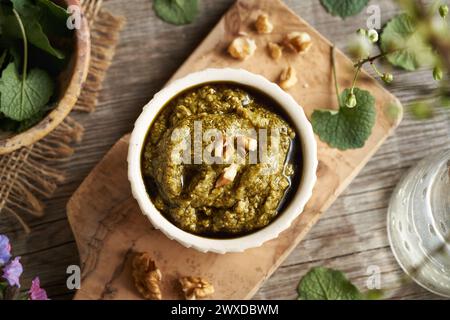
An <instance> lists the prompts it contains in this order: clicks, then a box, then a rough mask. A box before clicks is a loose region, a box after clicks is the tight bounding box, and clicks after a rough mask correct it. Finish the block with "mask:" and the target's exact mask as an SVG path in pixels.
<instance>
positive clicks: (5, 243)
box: [0, 234, 11, 266]
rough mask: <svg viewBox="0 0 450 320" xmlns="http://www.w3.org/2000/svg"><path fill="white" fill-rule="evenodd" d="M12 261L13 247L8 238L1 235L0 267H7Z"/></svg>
mask: <svg viewBox="0 0 450 320" xmlns="http://www.w3.org/2000/svg"><path fill="white" fill-rule="evenodd" d="M9 259H11V245H10V244H9V239H8V237H7V236H4V235H2V234H0V266H3V265H5V264H6V263H7V262H8V261H9Z"/></svg>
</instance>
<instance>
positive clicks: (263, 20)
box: [255, 13, 273, 34]
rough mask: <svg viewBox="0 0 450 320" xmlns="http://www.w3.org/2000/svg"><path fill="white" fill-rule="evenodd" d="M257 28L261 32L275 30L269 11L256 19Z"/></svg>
mask: <svg viewBox="0 0 450 320" xmlns="http://www.w3.org/2000/svg"><path fill="white" fill-rule="evenodd" d="M255 28H256V31H257V32H258V33H259V34H268V33H271V32H272V31H273V24H272V23H271V22H270V20H269V15H268V14H267V13H261V14H260V15H259V16H258V18H256V21H255Z"/></svg>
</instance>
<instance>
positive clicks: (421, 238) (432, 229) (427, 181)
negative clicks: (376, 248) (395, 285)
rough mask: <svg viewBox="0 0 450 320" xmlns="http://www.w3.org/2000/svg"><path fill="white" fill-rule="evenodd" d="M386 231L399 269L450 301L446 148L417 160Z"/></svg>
mask: <svg viewBox="0 0 450 320" xmlns="http://www.w3.org/2000/svg"><path fill="white" fill-rule="evenodd" d="M387 228H388V235H389V241H390V244H391V248H392V251H393V253H394V255H395V257H396V259H397V261H398V262H399V264H400V266H401V267H402V268H403V270H404V271H405V272H406V273H407V274H408V275H409V276H410V277H411V278H413V279H414V281H416V282H417V283H418V284H419V285H421V286H422V287H424V288H425V289H427V290H429V291H431V292H434V293H436V294H439V295H442V296H446V297H450V150H445V151H441V152H439V153H437V154H433V155H431V156H429V157H427V158H425V159H424V160H422V161H420V162H419V163H418V164H417V165H416V166H415V167H414V168H412V169H411V170H410V171H409V172H408V173H407V174H406V175H405V177H404V178H403V179H402V180H401V181H400V183H399V184H398V186H397V188H396V189H395V191H394V193H393V195H392V198H391V201H390V204H389V209H388V220H387Z"/></svg>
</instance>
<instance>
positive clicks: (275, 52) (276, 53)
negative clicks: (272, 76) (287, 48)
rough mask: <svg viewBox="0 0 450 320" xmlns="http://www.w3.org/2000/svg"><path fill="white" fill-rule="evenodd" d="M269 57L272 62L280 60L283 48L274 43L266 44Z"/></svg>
mask: <svg viewBox="0 0 450 320" xmlns="http://www.w3.org/2000/svg"><path fill="white" fill-rule="evenodd" d="M267 49H268V50H269V55H270V57H271V58H272V59H273V60H280V58H281V56H282V55H283V48H282V47H281V46H280V45H278V44H277V43H275V42H269V43H268V44H267Z"/></svg>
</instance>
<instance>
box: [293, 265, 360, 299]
mask: <svg viewBox="0 0 450 320" xmlns="http://www.w3.org/2000/svg"><path fill="white" fill-rule="evenodd" d="M297 290H298V299H301V300H361V299H363V295H362V294H361V292H360V291H359V290H358V288H356V287H355V286H354V285H353V284H352V283H351V282H350V281H349V280H348V279H347V278H346V277H345V275H344V274H343V273H342V272H341V271H338V270H333V269H328V268H323V267H316V268H312V269H311V270H310V271H309V272H308V273H307V274H306V275H305V276H304V277H303V278H302V280H300V283H299V285H298V289H297Z"/></svg>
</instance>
